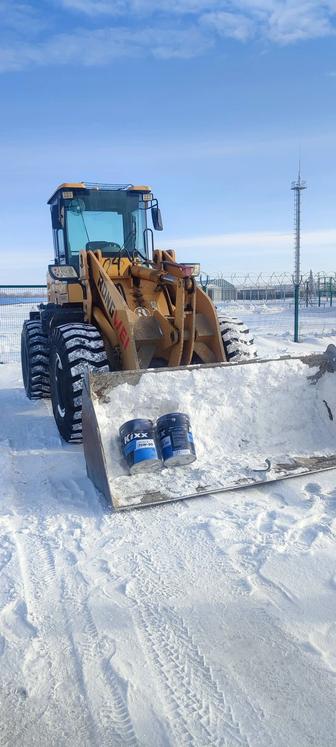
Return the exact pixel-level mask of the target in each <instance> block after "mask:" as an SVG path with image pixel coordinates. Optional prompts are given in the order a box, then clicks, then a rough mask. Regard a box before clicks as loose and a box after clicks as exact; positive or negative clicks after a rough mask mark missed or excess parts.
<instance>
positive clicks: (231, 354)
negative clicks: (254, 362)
mask: <svg viewBox="0 0 336 747" xmlns="http://www.w3.org/2000/svg"><path fill="white" fill-rule="evenodd" d="M218 321H219V326H220V331H221V336H222V341H223V345H224V351H225V355H226V359H227V360H228V361H231V360H232V361H233V360H234V361H240V360H248V359H250V358H256V356H257V351H256V348H255V344H254V339H253V336H252V334H251V332H250V330H249V328H248V327H247V326H246V324H244V322H242V321H240V320H239V319H237V318H236V317H227V316H223V315H219V316H218Z"/></svg>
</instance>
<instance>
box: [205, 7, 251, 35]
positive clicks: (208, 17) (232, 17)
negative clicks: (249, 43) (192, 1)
mask: <svg viewBox="0 0 336 747" xmlns="http://www.w3.org/2000/svg"><path fill="white" fill-rule="evenodd" d="M201 21H202V23H203V24H204V25H205V26H207V27H208V28H209V29H213V30H215V31H217V33H218V34H220V35H221V36H227V37H231V38H232V39H237V40H238V41H246V40H247V39H248V38H250V37H252V36H253V35H254V33H255V26H254V23H253V21H252V20H251V19H250V18H248V17H247V16H245V15H242V14H241V13H227V12H226V11H219V12H215V13H205V14H204V15H203V16H202V18H201Z"/></svg>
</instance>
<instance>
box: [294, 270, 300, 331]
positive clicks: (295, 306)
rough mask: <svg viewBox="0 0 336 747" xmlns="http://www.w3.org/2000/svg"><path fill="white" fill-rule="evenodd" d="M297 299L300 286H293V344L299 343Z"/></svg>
mask: <svg viewBox="0 0 336 747" xmlns="http://www.w3.org/2000/svg"><path fill="white" fill-rule="evenodd" d="M299 298H300V285H298V284H297V283H295V285H294V342H299Z"/></svg>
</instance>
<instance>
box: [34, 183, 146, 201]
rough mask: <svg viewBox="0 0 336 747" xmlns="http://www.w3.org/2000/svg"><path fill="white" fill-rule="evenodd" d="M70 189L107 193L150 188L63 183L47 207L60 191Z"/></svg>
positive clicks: (144, 186) (142, 190)
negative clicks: (94, 190)
mask: <svg viewBox="0 0 336 747" xmlns="http://www.w3.org/2000/svg"><path fill="white" fill-rule="evenodd" d="M72 189H96V190H102V191H107V192H113V191H121V192H151V188H150V187H148V186H146V185H139V186H134V184H100V183H98V182H64V183H63V184H60V185H59V187H57V189H55V192H53V194H52V195H51V197H50V199H49V200H48V205H50V203H51V202H53V201H54V199H55V197H56V196H57V195H58V193H59V192H60V191H61V190H72Z"/></svg>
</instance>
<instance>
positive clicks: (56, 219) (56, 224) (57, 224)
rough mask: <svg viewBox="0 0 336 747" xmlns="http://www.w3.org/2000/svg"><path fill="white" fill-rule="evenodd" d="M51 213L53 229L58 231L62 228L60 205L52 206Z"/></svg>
mask: <svg viewBox="0 0 336 747" xmlns="http://www.w3.org/2000/svg"><path fill="white" fill-rule="evenodd" d="M50 211H51V225H52V228H55V229H56V230H58V229H59V228H62V224H61V221H60V215H59V207H58V205H52V206H51V208H50Z"/></svg>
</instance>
